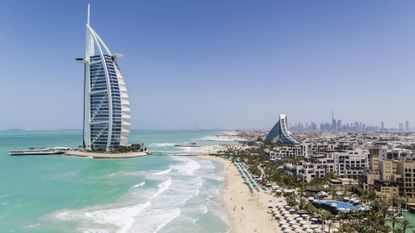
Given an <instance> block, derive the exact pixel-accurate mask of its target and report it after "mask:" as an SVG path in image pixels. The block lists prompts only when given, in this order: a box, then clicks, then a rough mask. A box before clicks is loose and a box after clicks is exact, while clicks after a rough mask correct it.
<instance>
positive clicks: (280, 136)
mask: <svg viewBox="0 0 415 233" xmlns="http://www.w3.org/2000/svg"><path fill="white" fill-rule="evenodd" d="M265 141H268V142H274V141H275V142H277V143H282V144H294V143H297V141H296V140H295V139H294V138H293V137H291V133H290V132H289V131H288V123H287V116H286V115H285V114H280V116H279V119H278V122H277V124H275V126H274V127H273V128H272V129H271V131H270V132H269V133H268V135H267V137H266V139H265Z"/></svg>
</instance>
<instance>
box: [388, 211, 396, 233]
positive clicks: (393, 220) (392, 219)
mask: <svg viewBox="0 0 415 233" xmlns="http://www.w3.org/2000/svg"><path fill="white" fill-rule="evenodd" d="M390 220H391V221H392V233H394V232H395V223H396V221H397V220H398V216H397V215H396V214H394V213H393V212H391V217H390Z"/></svg>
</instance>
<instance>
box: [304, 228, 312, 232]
mask: <svg viewBox="0 0 415 233" xmlns="http://www.w3.org/2000/svg"><path fill="white" fill-rule="evenodd" d="M305 232H309V233H313V232H314V230H313V229H310V228H307V230H306V231H305Z"/></svg>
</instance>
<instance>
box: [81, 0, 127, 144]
mask: <svg viewBox="0 0 415 233" xmlns="http://www.w3.org/2000/svg"><path fill="white" fill-rule="evenodd" d="M90 20H91V5H90V4H88V19H87V23H86V50H85V57H83V58H77V59H76V60H77V61H79V62H81V63H82V64H84V67H85V74H84V77H85V78H84V122H83V147H84V149H86V150H92V151H114V150H116V149H117V148H119V147H122V146H128V137H129V134H130V128H131V113H130V102H129V99H128V93H127V89H126V86H125V82H124V79H123V77H122V75H121V71H120V67H119V66H118V63H117V60H118V59H119V58H120V57H121V55H120V54H112V53H111V51H110V49H109V48H108V46H107V45H106V44H105V43H104V41H103V40H102V39H101V37H100V36H99V35H98V34H97V33H96V32H95V30H94V29H93V28H92V27H91V21H90Z"/></svg>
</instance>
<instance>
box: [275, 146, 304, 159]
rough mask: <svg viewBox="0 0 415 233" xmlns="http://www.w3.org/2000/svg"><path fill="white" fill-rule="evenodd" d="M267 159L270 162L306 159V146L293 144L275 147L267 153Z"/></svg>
mask: <svg viewBox="0 0 415 233" xmlns="http://www.w3.org/2000/svg"><path fill="white" fill-rule="evenodd" d="M267 152H268V155H269V159H270V160H271V161H274V160H278V159H283V158H294V157H306V156H307V145H306V144H295V145H285V146H277V147H274V148H272V149H270V150H268V151H267Z"/></svg>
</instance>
